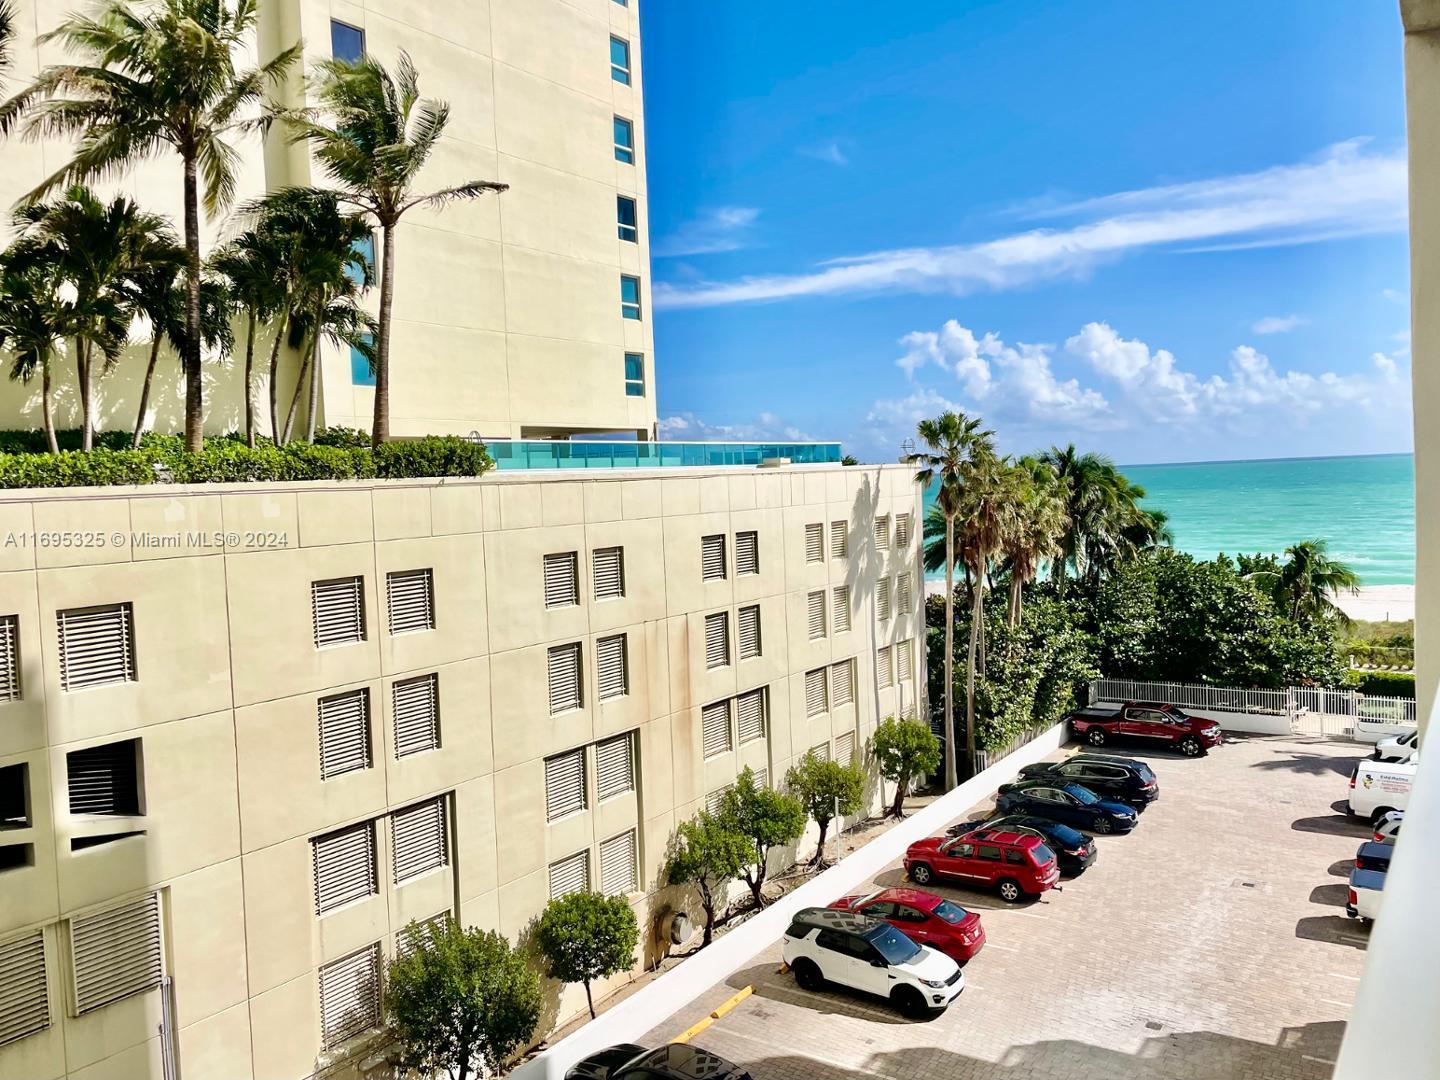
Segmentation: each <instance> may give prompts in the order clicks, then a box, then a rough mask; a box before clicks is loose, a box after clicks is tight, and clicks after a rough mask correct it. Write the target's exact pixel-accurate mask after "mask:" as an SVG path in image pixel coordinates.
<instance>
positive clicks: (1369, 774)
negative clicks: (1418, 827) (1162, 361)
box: [1349, 750, 1420, 823]
mask: <svg viewBox="0 0 1440 1080" xmlns="http://www.w3.org/2000/svg"><path fill="white" fill-rule="evenodd" d="M1419 767H1420V751H1419V750H1416V751H1414V752H1413V753H1412V754H1411V755H1410V756H1409V757H1408V758H1407V759H1406V760H1404V761H1372V760H1364V761H1359V762H1356V764H1355V771H1354V772H1352V773H1351V774H1350V801H1349V811H1350V814H1351V815H1352V816H1354V817H1364V818H1369V819H1370V821H1371V822H1372V823H1373V822H1376V821H1379V820H1380V818H1382V817H1383V816H1384V815H1385V814H1386V813H1387V812H1388V811H1391V810H1404V809H1405V807H1406V806H1408V805H1409V803H1410V787H1411V785H1412V784H1413V783H1414V782H1415V771H1416V770H1417V769H1418V768H1419Z"/></svg>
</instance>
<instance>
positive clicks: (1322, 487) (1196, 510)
mask: <svg viewBox="0 0 1440 1080" xmlns="http://www.w3.org/2000/svg"><path fill="white" fill-rule="evenodd" d="M1121 471H1122V472H1124V473H1125V475H1126V476H1128V477H1129V478H1130V479H1131V480H1133V481H1134V482H1135V483H1137V484H1139V485H1141V486H1142V487H1144V488H1145V505H1146V506H1147V507H1155V508H1158V509H1163V510H1164V511H1165V512H1166V513H1168V514H1169V515H1170V528H1171V531H1172V532H1174V534H1175V546H1176V547H1177V548H1178V549H1179V550H1181V551H1185V552H1188V553H1190V554H1191V555H1194V556H1195V557H1196V558H1200V559H1213V558H1214V557H1215V556H1216V555H1217V554H1219V553H1220V552H1222V551H1223V552H1225V553H1226V554H1227V555H1232V556H1233V555H1235V554H1236V553H1237V552H1245V553H1247V554H1250V553H1253V552H1257V551H1261V552H1273V553H1274V554H1277V555H1278V554H1280V553H1281V552H1283V551H1284V550H1285V548H1287V547H1288V546H1290V545H1291V544H1293V543H1295V542H1296V541H1297V540H1309V539H1313V538H1315V537H1323V538H1324V539H1326V540H1328V541H1329V542H1330V553H1331V555H1333V556H1334V557H1336V558H1339V559H1342V560H1344V561H1345V562H1347V563H1349V564H1350V566H1351V567H1352V568H1353V569H1354V570H1355V572H1356V573H1358V574H1359V575H1360V577H1361V580H1362V581H1363V583H1364V584H1366V585H1413V584H1414V583H1415V459H1414V458H1413V457H1412V456H1411V455H1410V454H1374V455H1366V456H1363V457H1329V458H1275V459H1268V460H1264V461H1209V462H1200V463H1195V464H1185V465H1124V466H1121ZM929 502H930V499H929V498H927V500H926V505H927V508H928V506H929Z"/></svg>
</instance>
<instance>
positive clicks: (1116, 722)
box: [1066, 701, 1224, 757]
mask: <svg viewBox="0 0 1440 1080" xmlns="http://www.w3.org/2000/svg"><path fill="white" fill-rule="evenodd" d="M1066 719H1067V721H1068V722H1069V724H1070V732H1071V734H1073V735H1074V736H1075V738H1077V739H1080V740H1081V741H1082V742H1087V743H1089V744H1090V745H1091V746H1104V745H1105V744H1106V743H1108V742H1110V741H1111V740H1119V739H1128V740H1134V741H1139V742H1148V743H1156V744H1160V745H1162V746H1163V745H1168V746H1174V747H1175V748H1177V749H1178V750H1179V751H1180V752H1181V753H1182V754H1184V755H1185V756H1186V757H1199V756H1200V755H1201V754H1204V753H1206V752H1208V751H1209V750H1210V748H1211V747H1213V746H1219V745H1220V743H1221V741H1222V740H1223V738H1224V737H1223V735H1222V734H1221V731H1220V725H1219V724H1217V723H1216V722H1215V721H1214V720H1209V719H1206V718H1205V717H1203V716H1192V715H1191V714H1190V713H1187V712H1185V710H1183V709H1181V708H1180V707H1179V706H1178V705H1169V704H1166V703H1164V702H1158V701H1127V702H1126V703H1125V704H1124V705H1121V706H1119V707H1118V708H1111V707H1109V706H1104V705H1092V706H1090V707H1089V708H1085V709H1081V710H1080V711H1078V712H1073V713H1071V714H1070V715H1069V716H1068V717H1066Z"/></svg>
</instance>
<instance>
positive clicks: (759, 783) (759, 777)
mask: <svg viewBox="0 0 1440 1080" xmlns="http://www.w3.org/2000/svg"><path fill="white" fill-rule="evenodd" d="M755 786H756V787H758V788H768V787H769V786H770V770H769V769H756V770H755Z"/></svg>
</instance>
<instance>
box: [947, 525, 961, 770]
mask: <svg viewBox="0 0 1440 1080" xmlns="http://www.w3.org/2000/svg"><path fill="white" fill-rule="evenodd" d="M955 743H956V739H955V515H954V514H946V515H945V790H946V791H949V790H951V789H953V788H954V787H955V786H956V785H957V784H959V783H960V767H959V761H958V758H959V747H957V746H956V745H955Z"/></svg>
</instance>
